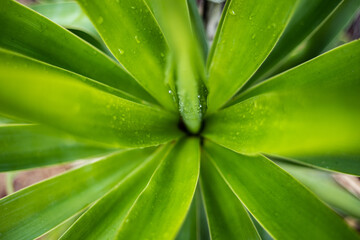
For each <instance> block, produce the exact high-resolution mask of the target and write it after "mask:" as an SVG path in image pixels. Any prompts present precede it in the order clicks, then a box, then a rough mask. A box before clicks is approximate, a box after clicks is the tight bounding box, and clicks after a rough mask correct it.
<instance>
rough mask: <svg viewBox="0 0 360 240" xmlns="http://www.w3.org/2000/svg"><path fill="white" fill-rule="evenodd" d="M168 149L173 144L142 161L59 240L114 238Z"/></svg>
mask: <svg viewBox="0 0 360 240" xmlns="http://www.w3.org/2000/svg"><path fill="white" fill-rule="evenodd" d="M172 147H173V145H168V146H165V147H163V148H160V149H159V150H158V151H157V152H155V153H154V154H153V155H151V156H149V157H148V158H147V159H146V160H144V161H143V162H142V163H141V165H139V166H138V167H137V168H136V169H134V170H133V171H132V172H131V173H130V174H129V175H128V176H126V178H124V179H123V180H122V181H121V182H120V183H119V184H118V185H117V186H116V187H114V188H113V189H112V190H111V191H110V192H109V193H108V194H106V195H105V196H104V197H103V198H101V199H100V200H98V201H97V202H96V203H95V204H94V205H93V206H92V207H91V208H90V209H89V210H87V211H86V212H85V213H84V214H83V215H82V216H81V218H79V219H78V220H77V221H76V223H75V224H74V225H73V226H71V228H70V229H69V230H68V231H67V232H66V233H65V234H64V235H63V236H62V237H61V239H62V240H64V239H115V236H116V233H117V231H118V229H119V227H120V225H121V223H122V222H123V220H124V218H125V217H126V214H127V212H128V211H129V210H130V208H131V206H132V205H133V204H134V202H135V200H136V199H137V197H138V196H139V194H140V193H141V192H142V190H143V189H144V188H145V187H146V184H147V183H148V182H149V180H150V178H151V176H152V175H153V173H154V171H155V169H156V168H157V167H158V165H159V164H160V163H161V162H162V160H163V159H164V158H165V157H166V156H167V154H168V153H169V151H170V150H171V149H172Z"/></svg>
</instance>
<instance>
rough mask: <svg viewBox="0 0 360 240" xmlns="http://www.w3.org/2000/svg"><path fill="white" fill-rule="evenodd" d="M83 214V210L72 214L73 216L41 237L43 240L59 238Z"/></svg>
mask: <svg viewBox="0 0 360 240" xmlns="http://www.w3.org/2000/svg"><path fill="white" fill-rule="evenodd" d="M81 214H83V212H80V213H78V214H76V215H74V216H72V217H71V218H69V219H68V220H66V221H65V222H63V223H61V224H59V225H58V226H56V227H55V228H53V229H51V230H50V231H49V232H47V233H46V234H44V235H42V236H41V237H40V239H41V240H54V239H59V238H60V237H61V236H62V235H63V234H64V233H65V232H66V231H67V230H68V229H69V228H70V226H71V225H72V224H73V223H74V222H75V221H76V220H77V219H78V218H79V217H80V216H81Z"/></svg>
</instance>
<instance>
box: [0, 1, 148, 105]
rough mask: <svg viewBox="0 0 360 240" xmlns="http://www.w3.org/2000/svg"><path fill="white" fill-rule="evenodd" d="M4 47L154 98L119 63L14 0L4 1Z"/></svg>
mask: <svg viewBox="0 0 360 240" xmlns="http://www.w3.org/2000/svg"><path fill="white" fill-rule="evenodd" d="M0 28H1V34H0V47H2V48H6V49H9V50H12V51H15V52H19V53H21V54H24V55H27V56H29V57H32V58H35V59H38V60H40V61H44V62H47V63H50V64H52V65H55V66H58V67H61V68H65V69H67V70H70V71H73V72H75V73H78V74H81V75H84V76H86V77H89V78H93V79H95V80H97V81H99V82H102V83H104V84H107V85H109V86H111V87H114V88H116V89H119V90H121V91H123V94H124V95H125V93H128V94H131V95H133V96H136V97H137V98H139V99H144V100H146V101H150V102H154V100H153V98H152V97H150V95H149V94H148V93H147V92H146V91H145V90H144V89H143V88H142V87H141V86H140V85H139V84H138V83H137V82H136V81H135V80H134V79H133V78H132V77H131V76H130V75H129V74H128V73H126V72H125V71H124V70H123V69H122V68H121V67H120V66H119V65H118V64H117V63H116V62H114V61H113V60H112V59H111V58H109V57H108V56H106V55H105V54H104V53H102V52H101V51H99V50H98V49H96V48H95V47H93V46H91V45H89V44H88V43H86V42H85V41H83V40H81V39H80V38H78V37H76V36H75V35H74V34H72V33H70V32H69V31H67V30H65V29H63V28H62V27H60V26H58V25H56V24H55V23H53V22H51V21H50V20H49V19H47V18H45V17H43V16H41V15H39V14H38V13H36V12H34V11H32V10H30V9H28V8H26V7H24V6H22V5H21V4H19V3H17V2H15V1H12V0H2V1H1V2H0Z"/></svg>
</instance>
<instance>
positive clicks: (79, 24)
mask: <svg viewBox="0 0 360 240" xmlns="http://www.w3.org/2000/svg"><path fill="white" fill-rule="evenodd" d="M30 7H31V9H33V10H35V11H36V12H38V13H40V14H41V15H44V16H46V17H47V18H49V19H51V21H53V22H55V23H56V24H59V25H61V26H63V27H64V28H67V29H76V30H80V31H83V32H86V33H89V34H91V35H92V36H93V37H95V38H96V39H98V40H100V36H99V34H98V32H97V31H96V29H95V27H94V25H93V24H92V23H91V21H90V19H89V18H88V17H87V16H86V14H85V13H84V12H83V11H82V9H81V8H80V6H79V4H77V3H76V2H75V1H74V2H66V1H65V2H55V3H40V4H38V3H35V4H32V5H30Z"/></svg>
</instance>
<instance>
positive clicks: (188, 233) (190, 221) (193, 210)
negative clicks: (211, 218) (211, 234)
mask: <svg viewBox="0 0 360 240" xmlns="http://www.w3.org/2000/svg"><path fill="white" fill-rule="evenodd" d="M196 201H197V199H196V193H195V196H194V198H193V200H192V203H191V206H190V208H189V210H188V212H187V215H186V218H185V221H184V222H183V224H182V226H181V228H180V231H179V232H178V234H177V236H176V238H175V239H176V240H198V239H201V238H200V234H199V233H198V231H199V230H200V229H198V216H197V207H196Z"/></svg>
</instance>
